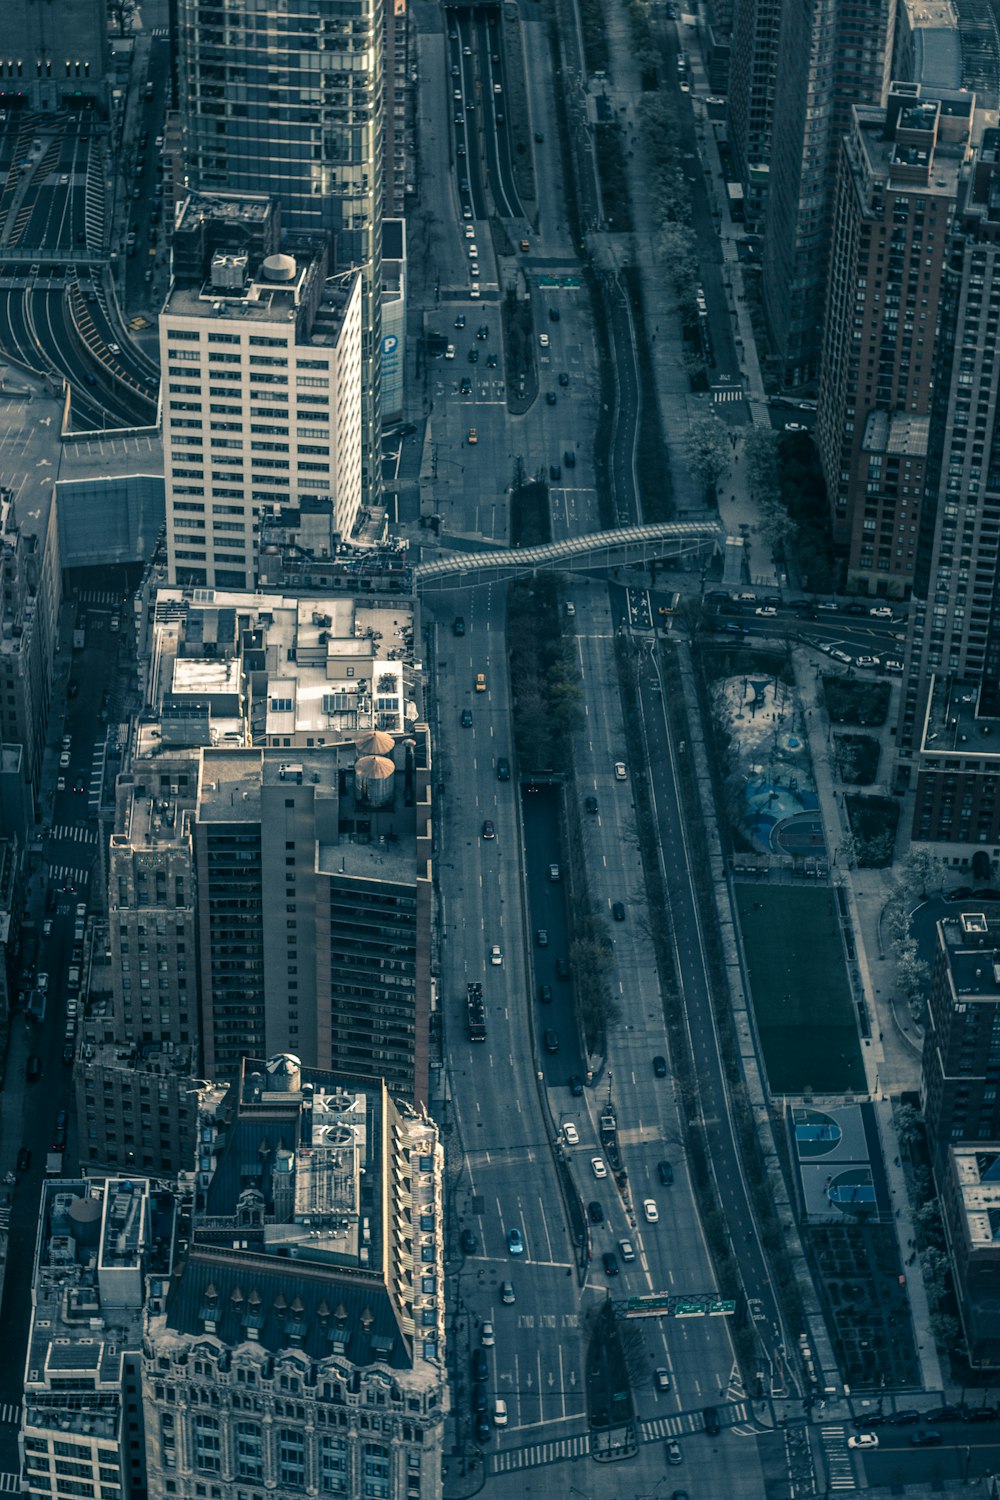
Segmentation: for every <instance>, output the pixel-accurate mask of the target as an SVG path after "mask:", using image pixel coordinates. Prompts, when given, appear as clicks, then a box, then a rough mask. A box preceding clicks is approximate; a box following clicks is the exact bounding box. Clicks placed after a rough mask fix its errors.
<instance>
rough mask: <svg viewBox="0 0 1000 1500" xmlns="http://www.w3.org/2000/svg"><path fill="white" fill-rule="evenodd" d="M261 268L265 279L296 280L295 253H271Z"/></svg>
mask: <svg viewBox="0 0 1000 1500" xmlns="http://www.w3.org/2000/svg"><path fill="white" fill-rule="evenodd" d="M261 270H262V271H263V273H264V279H265V281H294V280H295V272H296V266H295V256H294V255H269V256H268V257H267V258H266V260H265V261H264V264H263V266H262V267H261Z"/></svg>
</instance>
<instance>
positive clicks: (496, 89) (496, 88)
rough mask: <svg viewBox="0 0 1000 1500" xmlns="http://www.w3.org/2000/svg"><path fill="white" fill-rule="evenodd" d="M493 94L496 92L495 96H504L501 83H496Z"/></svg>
mask: <svg viewBox="0 0 1000 1500" xmlns="http://www.w3.org/2000/svg"><path fill="white" fill-rule="evenodd" d="M493 92H494V94H502V93H503V88H502V87H501V85H500V84H499V83H495V84H494V85H493Z"/></svg>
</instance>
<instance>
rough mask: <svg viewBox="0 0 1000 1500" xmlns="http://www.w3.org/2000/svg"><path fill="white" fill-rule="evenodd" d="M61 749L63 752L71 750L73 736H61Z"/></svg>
mask: <svg viewBox="0 0 1000 1500" xmlns="http://www.w3.org/2000/svg"><path fill="white" fill-rule="evenodd" d="M62 748H63V749H64V750H72V748H73V736H72V735H71V734H64V735H63V737H62Z"/></svg>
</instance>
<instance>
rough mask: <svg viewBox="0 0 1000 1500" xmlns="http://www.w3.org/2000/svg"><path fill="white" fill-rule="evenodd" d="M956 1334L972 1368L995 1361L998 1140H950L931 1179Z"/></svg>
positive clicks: (999, 1306)
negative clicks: (951, 1284) (955, 1311)
mask: <svg viewBox="0 0 1000 1500" xmlns="http://www.w3.org/2000/svg"><path fill="white" fill-rule="evenodd" d="M937 1188H938V1197H939V1200H940V1204H941V1222H942V1224H943V1226H944V1232H945V1239H946V1241H947V1246H948V1255H949V1259H950V1260H951V1270H952V1275H953V1276H954V1279H955V1296H956V1300H957V1302H958V1311H959V1316H960V1318H961V1320H962V1334H963V1336H964V1339H965V1347H966V1349H967V1351H968V1358H969V1363H970V1364H971V1365H972V1366H973V1368H978V1369H981V1370H982V1369H993V1370H995V1369H997V1367H998V1366H1000V1296H998V1287H1000V1242H998V1240H997V1236H996V1230H995V1225H996V1223H997V1220H998V1219H1000V1143H998V1142H997V1141H996V1140H992V1141H982V1140H980V1141H977V1142H976V1143H975V1145H952V1146H951V1147H950V1148H949V1149H948V1153H947V1159H946V1161H945V1162H944V1163H943V1164H942V1166H941V1168H940V1170H939V1172H938V1178H937Z"/></svg>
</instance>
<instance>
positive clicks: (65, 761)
mask: <svg viewBox="0 0 1000 1500" xmlns="http://www.w3.org/2000/svg"><path fill="white" fill-rule="evenodd" d="M69 762H70V753H69V751H68V750H63V751H62V752H61V753H60V756H59V765H60V767H61V769H62V770H64V771H65V770H66V768H67V766H68V765H69Z"/></svg>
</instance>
